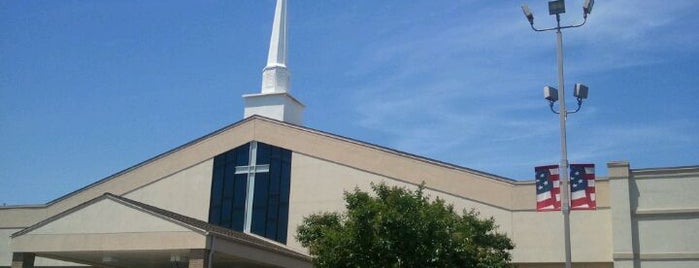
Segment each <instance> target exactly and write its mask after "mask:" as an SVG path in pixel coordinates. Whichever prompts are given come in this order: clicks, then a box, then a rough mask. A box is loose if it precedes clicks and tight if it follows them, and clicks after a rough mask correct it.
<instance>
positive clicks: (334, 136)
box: [46, 115, 517, 205]
mask: <svg viewBox="0 0 699 268" xmlns="http://www.w3.org/2000/svg"><path fill="white" fill-rule="evenodd" d="M254 120H262V121H266V122H269V123H273V124H277V125H282V126H285V127H290V128H294V129H297V130H301V131H303V132H308V133H313V134H317V135H321V136H325V137H329V138H332V139H336V140H340V141H344V142H348V143H352V144H355V145H360V146H363V147H368V148H372V149H375V150H379V151H383V152H386V153H390V154H395V155H399V156H403V157H407V158H411V159H414V160H418V161H421V162H426V163H430V164H434V165H438V166H441V167H444V168H448V169H455V170H459V171H462V172H467V173H471V174H474V175H477V176H480V177H483V178H489V179H493V180H496V181H500V182H506V183H515V182H517V181H515V180H513V179H510V178H506V177H502V176H498V175H495V174H491V173H487V172H483V171H479V170H475V169H471V168H467V167H463V166H459V165H456V164H451V163H447V162H443V161H439V160H435V159H431V158H427V157H423V156H419V155H415V154H412V153H408V152H404V151H400V150H396V149H392V148H388V147H385V146H381V145H377V144H373V143H368V142H364V141H360V140H356V139H352V138H349V137H345V136H341V135H337V134H332V133H329V132H325V131H321V130H317V129H313V128H309V127H304V126H298V125H294V124H290V123H286V122H283V121H279V120H275V119H271V118H267V117H263V116H259V115H254V116H251V117H248V118H246V119H243V120H240V121H238V122H235V123H233V124H230V125H228V126H225V127H223V128H220V129H218V130H216V131H214V132H211V133H209V134H206V135H204V136H202V137H200V138H197V139H194V140H192V141H190V142H187V143H185V144H183V145H181V146H178V147H176V148H173V149H171V150H168V151H166V152H164V153H161V154H159V155H156V156H155V157H152V158H150V159H147V160H145V161H143V162H141V163H138V164H136V165H134V166H131V167H129V168H127V169H124V170H122V171H119V172H117V173H115V174H113V175H110V176H108V177H106V178H103V179H101V180H98V181H96V182H93V183H91V184H89V185H87V186H85V187H82V188H80V189H77V190H75V191H73V192H70V193H68V194H66V195H64V196H61V197H59V198H57V199H54V200H52V201H50V202H48V203H47V204H46V205H51V204H53V203H57V202H59V201H61V200H64V199H66V198H69V197H70V196H72V195H74V194H77V193H79V192H82V191H84V190H86V189H89V188H92V187H94V186H96V185H99V184H101V183H104V182H106V181H109V180H111V179H114V178H117V177H119V176H120V175H122V174H125V173H128V172H130V171H132V170H135V169H138V168H139V167H141V166H144V165H146V164H149V163H152V162H155V161H157V160H159V159H161V158H163V157H165V156H168V155H170V154H173V153H175V152H178V151H180V150H182V149H184V148H187V147H190V146H192V145H195V144H197V143H199V142H201V141H203V140H207V139H209V138H212V137H214V136H217V135H218V134H220V133H222V132H225V131H227V130H230V129H232V128H236V127H238V126H240V125H243V124H245V123H247V122H250V121H254Z"/></svg>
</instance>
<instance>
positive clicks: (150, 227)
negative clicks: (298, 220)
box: [10, 193, 312, 268]
mask: <svg viewBox="0 0 699 268" xmlns="http://www.w3.org/2000/svg"><path fill="white" fill-rule="evenodd" d="M10 246H11V249H12V251H13V252H14V254H13V263H15V264H18V265H22V266H20V267H32V266H33V265H34V264H33V262H34V257H35V256H39V257H46V258H51V259H57V260H63V261H69V262H73V263H76V266H78V265H79V264H82V265H93V266H103V267H105V266H106V267H201V268H204V267H209V262H211V267H312V265H311V259H310V257H308V256H307V255H305V254H302V253H299V252H296V251H292V250H290V249H287V248H286V247H284V245H282V244H278V243H275V242H271V241H268V240H266V239H264V238H260V237H257V236H255V235H251V234H246V233H240V232H236V231H232V230H229V229H226V228H222V227H219V226H215V225H212V224H209V223H207V222H204V221H201V220H198V219H194V218H190V217H187V216H184V215H181V214H177V213H174V212H171V211H167V210H163V209H160V208H157V207H153V206H150V205H147V204H143V203H140V202H137V201H134V200H131V199H127V198H124V197H120V196H116V195H113V194H110V193H106V194H104V195H102V196H100V197H97V198H95V199H93V200H90V201H88V202H85V203H83V204H80V205H78V206H76V207H74V208H71V209H69V210H66V211H65V212H63V213H60V214H58V215H56V216H53V217H50V218H48V219H46V220H44V221H42V222H39V223H37V224H35V225H33V226H30V227H28V228H26V229H24V230H22V231H20V232H17V233H15V234H13V235H12V240H11V244H10ZM20 262H21V264H20Z"/></svg>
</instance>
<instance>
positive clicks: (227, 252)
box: [0, 0, 699, 268]
mask: <svg viewBox="0 0 699 268" xmlns="http://www.w3.org/2000/svg"><path fill="white" fill-rule="evenodd" d="M289 79H290V72H289V70H288V68H287V62H286V1H285V0H278V1H277V8H276V12H275V19H274V26H273V30H272V36H271V41H270V49H269V57H268V62H267V67H265V69H264V70H263V79H262V88H261V91H260V93H256V94H248V95H244V96H243V98H244V99H245V112H244V114H245V115H244V116H245V119H243V120H241V121H239V122H236V123H233V124H232V125H229V126H227V127H225V128H222V129H220V130H217V131H214V132H213V133H211V134H209V135H206V136H204V137H202V138H199V139H196V140H194V141H192V142H190V143H187V144H185V145H182V146H180V147H178V148H175V149H173V150H171V151H168V152H165V153H163V154H161V155H158V156H155V157H153V158H151V159H149V160H147V161H145V162H143V163H140V164H138V165H136V166H133V167H130V168H127V169H125V170H124V171H122V172H119V173H117V174H115V175H112V176H110V177H108V178H105V179H102V180H100V181H97V182H95V183H93V184H91V185H87V186H85V187H84V188H82V189H78V190H76V191H74V192H73V193H70V194H68V195H66V196H63V197H60V198H58V199H56V200H54V201H52V202H49V203H47V204H43V205H26V206H7V207H0V267H10V266H11V267H83V266H96V267H192V268H195V267H196V268H203V267H311V266H312V264H311V258H310V256H309V255H308V253H307V250H306V249H304V248H303V247H302V246H301V245H300V244H299V243H298V242H297V241H296V240H295V238H294V235H295V232H296V228H297V227H298V226H299V224H301V222H302V219H303V217H305V216H308V215H310V214H312V213H317V212H323V211H342V210H343V209H344V200H343V192H344V191H351V190H353V189H355V188H359V189H363V190H369V188H370V185H371V184H372V183H380V182H383V183H386V184H387V185H391V186H400V187H407V188H413V189H414V188H417V187H418V185H420V184H422V183H424V185H425V187H426V193H428V194H429V195H430V196H432V197H439V198H442V199H444V200H445V201H446V202H447V203H451V204H453V205H454V207H455V209H457V210H461V209H476V210H477V211H479V212H480V213H481V215H482V216H483V217H493V218H494V219H495V221H496V223H497V224H498V225H499V227H498V228H499V231H500V232H502V233H506V234H507V235H508V236H509V237H510V238H511V239H512V240H513V241H514V243H515V249H514V250H513V251H512V256H513V263H515V264H516V266H517V267H560V266H561V265H562V263H563V262H564V259H565V258H564V249H563V248H564V247H563V217H562V215H561V213H560V212H558V213H557V212H536V194H535V193H536V191H535V183H534V181H514V180H510V179H507V178H503V177H499V176H496V175H493V174H488V173H484V172H480V171H477V170H472V169H469V168H466V167H461V166H457V165H452V164H449V163H444V162H440V161H437V160H433V159H428V158H424V157H420V156H416V155H412V154H410V153H406V152H400V151H396V150H392V149H390V148H385V147H382V146H378V145H374V144H369V143H365V142H362V141H358V140H353V139H350V138H346V137H342V136H338V135H334V134H331V133H326V132H323V131H320V130H315V129H311V128H307V127H304V126H302V122H303V120H302V119H303V117H302V112H303V109H304V106H303V104H301V102H300V101H298V100H297V99H295V98H294V97H293V96H292V95H291V91H290V83H289ZM607 168H608V174H609V177H608V178H598V181H597V183H596V195H597V209H596V210H586V211H575V212H573V213H572V214H571V230H572V237H571V241H572V252H573V255H572V261H573V263H574V267H699V234H697V232H696V230H699V197H698V196H697V195H696V190H695V189H699V166H694V167H676V168H657V169H631V168H630V165H629V163H627V162H610V163H608V165H607ZM406 239H410V238H406Z"/></svg>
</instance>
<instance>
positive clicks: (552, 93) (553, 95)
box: [544, 86, 558, 103]
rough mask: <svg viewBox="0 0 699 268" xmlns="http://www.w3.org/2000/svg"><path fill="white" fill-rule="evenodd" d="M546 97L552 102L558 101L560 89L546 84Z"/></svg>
mask: <svg viewBox="0 0 699 268" xmlns="http://www.w3.org/2000/svg"><path fill="white" fill-rule="evenodd" d="M544 99H547V100H548V101H550V102H551V103H554V102H556V101H558V89H556V88H555V87H552V86H545V87H544Z"/></svg>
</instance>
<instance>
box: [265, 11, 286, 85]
mask: <svg viewBox="0 0 699 268" xmlns="http://www.w3.org/2000/svg"><path fill="white" fill-rule="evenodd" d="M286 42H287V41H286V0H277V8H276V9H275V12H274V24H272V35H271V37H270V39H269V54H268V55H267V66H265V68H264V70H263V71H262V93H271V92H288V91H289V69H287V68H286V48H287V46H286Z"/></svg>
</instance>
